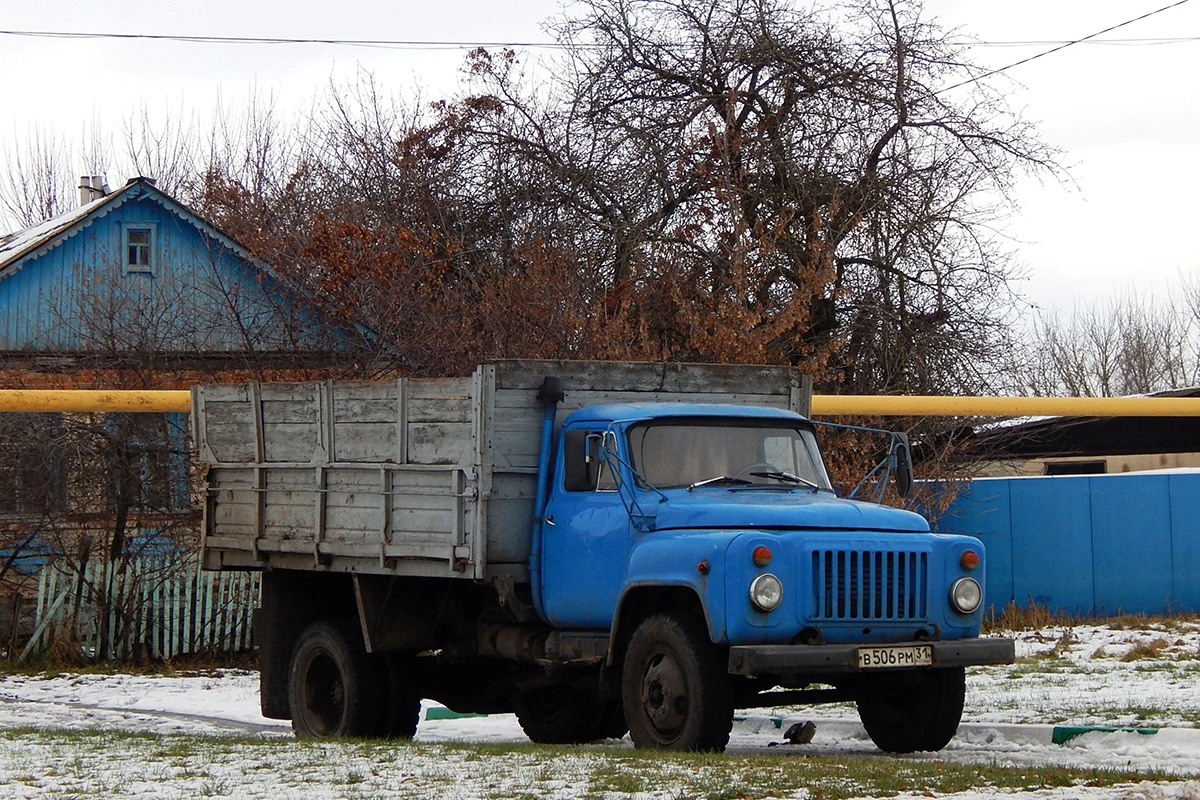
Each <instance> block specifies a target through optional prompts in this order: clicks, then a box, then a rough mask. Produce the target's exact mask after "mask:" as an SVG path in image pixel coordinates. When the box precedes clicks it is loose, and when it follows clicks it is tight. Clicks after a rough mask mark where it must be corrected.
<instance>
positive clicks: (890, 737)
mask: <svg viewBox="0 0 1200 800" xmlns="http://www.w3.org/2000/svg"><path fill="white" fill-rule="evenodd" d="M966 693H967V679H966V670H964V669H963V668H962V667H949V668H946V669H932V670H929V671H927V672H922V673H920V675H919V677H918V679H917V683H916V684H915V685H910V684H907V683H903V684H902V683H897V684H895V685H894V686H893V687H892V688H890V689H889V690H888V691H887V692H886V693H882V692H880V693H872V694H868V695H864V696H862V697H860V698H859V699H858V703H857V705H858V717H859V719H860V720H862V724H863V727H864V728H865V729H866V731H867V735H868V736H870V737H871V741H872V742H874V743H875V745H876V746H877V747H878V748H879V749H880V750H883V751H884V752H887V753H912V752H916V751H918V750H941V749H942V748H943V747H945V746H946V745H947V744H949V742H950V740H951V739H953V738H954V734H955V732H956V731H957V730H958V723H959V721H960V720H961V719H962V710H963V701H964V700H965V698H966Z"/></svg>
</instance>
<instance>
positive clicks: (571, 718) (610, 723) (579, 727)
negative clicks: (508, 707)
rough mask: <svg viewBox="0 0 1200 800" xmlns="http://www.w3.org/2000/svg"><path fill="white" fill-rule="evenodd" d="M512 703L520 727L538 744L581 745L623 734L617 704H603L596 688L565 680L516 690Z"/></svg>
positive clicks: (623, 729) (622, 717)
mask: <svg viewBox="0 0 1200 800" xmlns="http://www.w3.org/2000/svg"><path fill="white" fill-rule="evenodd" d="M513 705H514V706H515V711H516V714H517V721H518V722H519V723H521V730H523V731H525V735H526V736H528V737H529V738H530V739H531V740H532V741H535V742H537V743H538V744H582V743H584V742H594V741H596V740H597V739H608V738H620V737H621V736H624V735H625V720H624V716H623V715H621V714H619V707H618V706H616V704H614V703H612V702H609V703H608V704H605V703H603V702H602V701H601V699H600V692H599V691H598V690H597V689H592V688H581V687H579V686H576V685H572V684H567V683H555V684H550V685H548V686H539V687H537V688H536V689H531V690H528V691H523V692H520V693H518V694H517V695H516V696H515V697H514V698H513ZM614 708H615V709H616V710H615V711H614Z"/></svg>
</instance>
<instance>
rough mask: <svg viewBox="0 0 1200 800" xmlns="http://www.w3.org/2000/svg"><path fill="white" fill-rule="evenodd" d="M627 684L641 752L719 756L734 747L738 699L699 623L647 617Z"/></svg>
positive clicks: (635, 640)
mask: <svg viewBox="0 0 1200 800" xmlns="http://www.w3.org/2000/svg"><path fill="white" fill-rule="evenodd" d="M621 683H622V693H623V698H624V707H625V720H626V722H627V723H628V724H629V738H631V739H632V740H633V744H634V746H635V747H640V748H646V749H654V750H712V751H718V752H719V751H722V750H724V749H725V745H727V744H728V743H729V732H730V731H731V730H732V729H733V695H732V692H731V687H730V682H729V676H728V675H727V674H726V671H725V659H723V658H722V651H721V650H720V648H718V647H716V646H715V645H714V644H713V643H712V642H711V641H709V639H708V632H707V631H706V630H705V628H704V626H703V625H702V624H700V623H699V622H698V621H697V620H696V619H694V618H689V617H680V616H676V615H670V614H656V615H654V616H651V617H647V618H646V619H645V620H644V621H643V622H642V623H641V624H640V625H639V626H638V627H637V629H636V630H635V631H634V632H633V636H632V637H630V640H629V646H628V648H627V649H626V651H625V661H624V666H623V668H622V682H621Z"/></svg>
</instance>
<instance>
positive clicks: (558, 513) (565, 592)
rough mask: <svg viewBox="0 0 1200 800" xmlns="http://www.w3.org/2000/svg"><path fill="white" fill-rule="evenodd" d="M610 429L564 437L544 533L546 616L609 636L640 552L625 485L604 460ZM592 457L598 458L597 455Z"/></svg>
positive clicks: (583, 429)
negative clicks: (632, 559)
mask: <svg viewBox="0 0 1200 800" xmlns="http://www.w3.org/2000/svg"><path fill="white" fill-rule="evenodd" d="M604 430H605V428H603V427H597V426H595V425H594V424H593V426H592V427H588V426H586V425H583V426H576V427H572V428H568V429H567V430H566V431H565V432H564V433H563V438H562V446H561V447H560V452H559V454H558V466H559V468H558V469H557V470H556V471H555V472H556V474H555V479H554V485H553V487H552V489H551V492H550V498H549V501H548V503H547V506H546V523H545V527H544V528H543V533H542V570H541V578H542V610H543V611H544V612H545V614H546V616H547V617H548V618H549V619H550V621H551V622H552V623H554V624H555V625H559V626H563V627H582V628H608V627H609V625H610V624H611V623H612V616H613V610H614V609H615V608H616V603H617V597H618V596H619V594H620V592H621V587H622V586H623V585H624V582H625V574H626V568H627V565H628V563H629V550H630V547H631V544H632V530H631V525H630V521H629V514H628V513H627V512H626V510H625V505H624V503H622V501H621V497H620V495H619V494H618V493H617V480H619V479H620V476H614V475H613V474H612V470H611V469H610V467H609V465H608V464H606V463H604V461H603V460H602V459H601V458H599V453H598V449H599V448H598V446H597V445H598V440H599V437H601V436H603V435H604ZM589 451H590V452H589Z"/></svg>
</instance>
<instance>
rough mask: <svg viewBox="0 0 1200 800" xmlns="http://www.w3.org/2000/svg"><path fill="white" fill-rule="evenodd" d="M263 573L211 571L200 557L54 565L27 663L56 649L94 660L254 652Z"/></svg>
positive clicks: (42, 591)
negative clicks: (253, 634)
mask: <svg viewBox="0 0 1200 800" xmlns="http://www.w3.org/2000/svg"><path fill="white" fill-rule="evenodd" d="M259 585H260V581H259V575H258V573H255V572H208V571H205V570H202V569H200V565H199V561H198V560H197V559H192V558H188V559H186V560H184V561H175V562H170V561H165V560H162V559H152V560H151V559H148V560H144V561H133V562H129V563H127V564H125V565H123V566H117V565H114V564H109V563H89V564H88V565H86V567H84V568H83V569H82V570H80V569H79V568H78V566H77V565H70V564H65V563H64V564H54V563H52V564H48V565H47V566H46V567H45V568H44V569H43V570H42V572H41V576H40V579H39V581H38V590H37V615H36V623H35V627H34V632H33V635H32V636H31V637H30V639H29V641H28V643H27V644H26V646H25V648H24V650H23V651H22V652H21V656H20V657H21V658H22V659H24V658H26V657H28V656H29V655H30V654H32V653H39V652H47V651H49V650H51V649H52V648H55V647H60V648H61V647H66V648H69V649H76V648H77V649H78V652H79V653H81V654H83V655H85V656H87V657H89V658H101V659H128V658H135V659H136V658H148V659H170V658H175V657H177V656H181V655H191V654H216V653H233V652H239V651H244V650H249V649H250V617H251V614H252V612H253V610H254V608H255V607H256V606H257V605H258V597H259Z"/></svg>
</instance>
